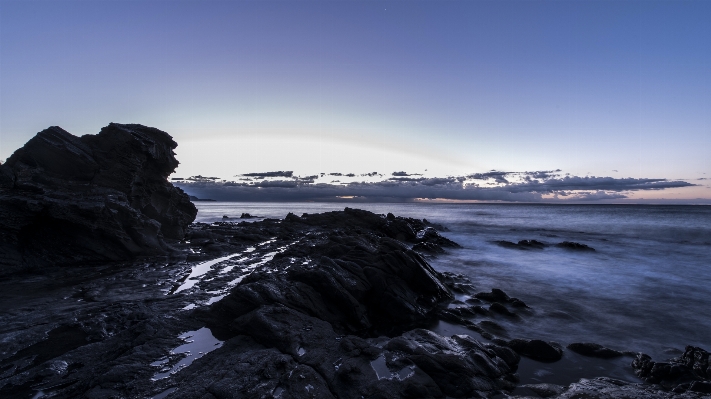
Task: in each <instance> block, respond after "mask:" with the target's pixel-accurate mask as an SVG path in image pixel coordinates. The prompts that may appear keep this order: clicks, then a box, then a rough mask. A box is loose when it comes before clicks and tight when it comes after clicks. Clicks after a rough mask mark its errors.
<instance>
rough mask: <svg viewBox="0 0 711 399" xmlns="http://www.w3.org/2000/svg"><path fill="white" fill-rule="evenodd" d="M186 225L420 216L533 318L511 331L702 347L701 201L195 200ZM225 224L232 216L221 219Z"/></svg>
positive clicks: (451, 264) (707, 275)
mask: <svg viewBox="0 0 711 399" xmlns="http://www.w3.org/2000/svg"><path fill="white" fill-rule="evenodd" d="M196 205H197V206H198V209H199V213H198V219H197V221H202V222H212V221H217V220H222V216H223V215H227V216H229V217H231V218H233V217H237V218H238V217H239V215H240V214H241V213H242V212H247V213H250V214H252V215H257V216H262V217H270V218H283V217H284V216H286V214H287V213H288V212H293V213H295V214H297V215H301V214H302V213H304V212H307V213H317V212H326V211H331V210H342V209H343V208H344V207H345V206H350V207H353V208H361V209H367V210H370V211H373V212H376V213H387V212H392V213H394V214H395V215H397V216H408V217H415V218H419V219H422V218H427V219H428V220H429V221H432V222H436V223H441V224H443V225H445V226H447V227H448V228H449V229H450V231H448V232H446V233H444V235H446V236H447V237H449V238H451V239H452V240H454V241H456V242H458V243H459V244H461V245H462V246H463V248H462V249H456V250H448V253H447V254H446V255H443V256H439V257H436V258H431V259H430V262H431V263H432V265H433V266H434V267H435V268H437V269H438V270H441V271H451V272H455V273H462V274H464V275H466V276H468V277H469V278H470V279H471V280H472V281H473V283H474V285H475V286H476V287H477V289H478V290H479V291H489V290H490V289H491V288H501V289H503V290H504V291H506V292H507V293H508V294H509V295H511V296H515V297H518V298H520V299H522V300H524V301H525V302H526V303H527V304H528V305H529V306H531V307H532V308H533V313H534V314H533V315H531V316H527V317H524V320H523V321H521V322H513V321H509V320H506V319H502V320H497V322H499V323H500V324H501V325H503V326H504V327H505V328H506V330H508V334H509V336H510V337H511V338H540V339H546V340H555V341H558V342H560V343H561V344H564V345H566V344H568V343H571V342H596V343H599V344H602V345H605V346H608V347H611V348H613V349H618V350H631V351H641V352H645V353H648V354H650V355H652V356H653V357H655V358H657V359H660V360H661V359H666V358H668V357H670V354H671V353H672V352H671V351H669V350H668V349H669V348H677V349H683V348H684V346H685V345H696V346H701V347H704V348H705V349H707V350H709V349H711V207H708V206H638V205H547V204H546V205H543V204H541V205H528V204H526V205H519V204H422V203H418V204H365V203H364V204H348V205H346V204H343V203H225V202H222V203H220V202H203V203H197V204H196ZM230 220H233V219H230ZM523 239H535V240H538V241H542V242H545V243H548V244H555V243H559V242H562V241H575V242H579V243H583V244H587V245H589V246H591V247H593V248H595V249H596V251H595V252H575V251H569V250H565V249H561V248H556V247H552V246H551V247H548V248H546V249H544V250H540V251H536V250H529V251H521V250H515V249H507V248H502V247H499V246H498V245H496V244H494V243H493V241H496V240H507V241H514V242H517V241H519V240H523Z"/></svg>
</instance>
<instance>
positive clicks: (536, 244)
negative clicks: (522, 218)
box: [494, 240, 547, 250]
mask: <svg viewBox="0 0 711 399" xmlns="http://www.w3.org/2000/svg"><path fill="white" fill-rule="evenodd" d="M494 243H495V244H496V245H498V246H500V247H504V248H510V249H522V250H527V249H543V248H545V247H547V245H546V244H544V243H542V242H540V241H536V240H521V241H519V242H518V243H513V242H511V241H505V240H501V241H494Z"/></svg>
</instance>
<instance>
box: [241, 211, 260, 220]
mask: <svg viewBox="0 0 711 399" xmlns="http://www.w3.org/2000/svg"><path fill="white" fill-rule="evenodd" d="M239 218H240V219H254V218H256V216H252V215H250V214H249V213H246V212H245V213H242V215H240V217H239Z"/></svg>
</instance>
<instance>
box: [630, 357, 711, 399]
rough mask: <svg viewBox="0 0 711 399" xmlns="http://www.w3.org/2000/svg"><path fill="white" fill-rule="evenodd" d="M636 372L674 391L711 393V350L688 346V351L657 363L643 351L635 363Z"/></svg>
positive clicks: (633, 363) (651, 381)
mask: <svg viewBox="0 0 711 399" xmlns="http://www.w3.org/2000/svg"><path fill="white" fill-rule="evenodd" d="M632 367H633V368H634V370H635V373H636V374H637V375H638V376H639V377H640V378H642V379H643V380H644V381H646V382H649V383H653V384H659V385H661V386H663V387H665V388H667V389H671V390H672V391H674V392H686V391H690V392H700V393H705V394H711V363H710V362H709V352H707V351H705V350H703V349H701V348H698V347H694V346H687V347H686V350H685V351H684V353H683V354H682V355H681V356H679V357H676V358H672V359H669V361H667V362H655V361H653V360H652V358H651V357H650V356H649V355H646V354H644V353H640V354H638V355H637V357H636V358H635V359H634V361H633V362H632Z"/></svg>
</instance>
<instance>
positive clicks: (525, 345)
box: [508, 339, 563, 363]
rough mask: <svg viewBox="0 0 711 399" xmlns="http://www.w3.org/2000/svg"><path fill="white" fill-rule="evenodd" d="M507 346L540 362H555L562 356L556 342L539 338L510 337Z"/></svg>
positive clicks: (561, 351)
mask: <svg viewBox="0 0 711 399" xmlns="http://www.w3.org/2000/svg"><path fill="white" fill-rule="evenodd" d="M508 347H509V348H511V349H513V350H514V351H516V353H518V354H519V355H521V356H526V357H528V358H531V359H533V360H538V361H541V362H547V363H551V362H557V361H558V360H560V359H561V358H562V357H563V350H562V349H561V348H560V347H559V346H558V345H557V344H556V343H554V342H550V343H549V342H545V341H542V340H540V339H512V340H511V341H509V342H508Z"/></svg>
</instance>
